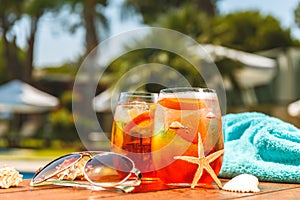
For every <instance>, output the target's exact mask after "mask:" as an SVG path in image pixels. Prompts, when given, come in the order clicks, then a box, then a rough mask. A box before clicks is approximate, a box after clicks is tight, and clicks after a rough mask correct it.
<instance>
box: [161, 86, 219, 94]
mask: <svg viewBox="0 0 300 200" xmlns="http://www.w3.org/2000/svg"><path fill="white" fill-rule="evenodd" d="M185 92H204V93H216V90H214V89H211V88H205V87H174V88H165V89H162V90H160V93H185Z"/></svg>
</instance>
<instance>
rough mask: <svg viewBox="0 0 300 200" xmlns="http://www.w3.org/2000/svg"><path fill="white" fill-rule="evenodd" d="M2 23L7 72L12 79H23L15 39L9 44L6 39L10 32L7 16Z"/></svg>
mask: <svg viewBox="0 0 300 200" xmlns="http://www.w3.org/2000/svg"><path fill="white" fill-rule="evenodd" d="M1 23H2V43H3V52H4V59H5V61H4V63H5V65H6V68H7V71H8V72H9V78H10V79H22V71H23V70H22V64H21V62H20V60H19V57H18V47H17V45H16V41H15V38H14V40H13V41H12V42H9V41H8V40H7V38H6V35H7V32H8V30H9V25H8V22H7V21H6V16H1Z"/></svg>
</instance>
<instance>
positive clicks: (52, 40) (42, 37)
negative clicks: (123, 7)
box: [34, 0, 300, 67]
mask: <svg viewBox="0 0 300 200" xmlns="http://www.w3.org/2000/svg"><path fill="white" fill-rule="evenodd" d="M115 2H118V1H115ZM298 2H299V0H220V3H219V5H218V8H219V10H220V11H221V13H229V12H234V11H238V10H249V9H252V10H259V11H260V12H261V13H263V14H272V15H273V16H274V17H276V18H277V19H279V20H280V21H281V23H282V25H283V27H285V28H291V30H292V35H293V36H294V37H296V38H299V39H300V28H298V27H296V25H295V23H294V16H293V12H294V9H295V8H296V6H297V4H298ZM116 13H119V10H118V8H117V7H111V8H110V11H109V12H108V13H107V15H108V17H109V18H110V19H111V21H112V23H113V25H112V30H111V33H110V36H112V35H115V34H118V33H120V32H123V31H128V30H131V29H134V28H137V27H140V26H142V25H141V24H140V23H139V18H134V19H131V20H130V22H122V23H120V21H119V20H118V17H116V16H117V15H116ZM57 27H58V25H57V23H56V22H55V21H53V19H52V18H51V17H44V18H43V19H42V21H41V26H40V28H39V31H38V36H37V43H36V44H37V46H36V52H35V58H34V63H35V66H37V67H38V66H45V65H58V64H61V63H63V62H66V61H71V60H74V59H75V58H77V57H78V56H79V55H80V54H82V53H83V49H84V38H83V37H84V32H83V31H78V32H77V33H76V34H74V35H70V34H66V33H64V32H62V31H61V30H60V29H61V28H60V27H59V28H58V29H57Z"/></svg>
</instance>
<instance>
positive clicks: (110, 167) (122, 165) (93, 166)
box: [85, 154, 134, 183]
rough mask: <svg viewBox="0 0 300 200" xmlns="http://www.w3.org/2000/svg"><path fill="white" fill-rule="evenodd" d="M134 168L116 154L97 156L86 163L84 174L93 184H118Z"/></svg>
mask: <svg viewBox="0 0 300 200" xmlns="http://www.w3.org/2000/svg"><path fill="white" fill-rule="evenodd" d="M133 168H134V166H133V163H132V162H131V161H130V160H129V159H127V158H126V157H123V156H121V155H117V154H104V155H103V154H102V155H97V156H95V157H94V158H93V159H91V160H89V161H88V162H87V163H86V167H85V173H86V175H87V177H88V178H89V179H90V180H91V181H92V182H94V183H105V182H109V183H118V182H120V181H122V180H123V179H124V178H126V177H127V176H128V175H129V174H130V173H131V171H132V169H133Z"/></svg>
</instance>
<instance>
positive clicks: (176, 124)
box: [169, 121, 185, 129]
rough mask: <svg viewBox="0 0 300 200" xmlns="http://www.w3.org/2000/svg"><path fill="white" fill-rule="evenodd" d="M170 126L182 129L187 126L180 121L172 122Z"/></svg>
mask: <svg viewBox="0 0 300 200" xmlns="http://www.w3.org/2000/svg"><path fill="white" fill-rule="evenodd" d="M169 128H172V129H180V128H185V127H184V126H183V125H182V124H181V123H180V122H179V121H174V122H172V123H171V124H170V126H169Z"/></svg>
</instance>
